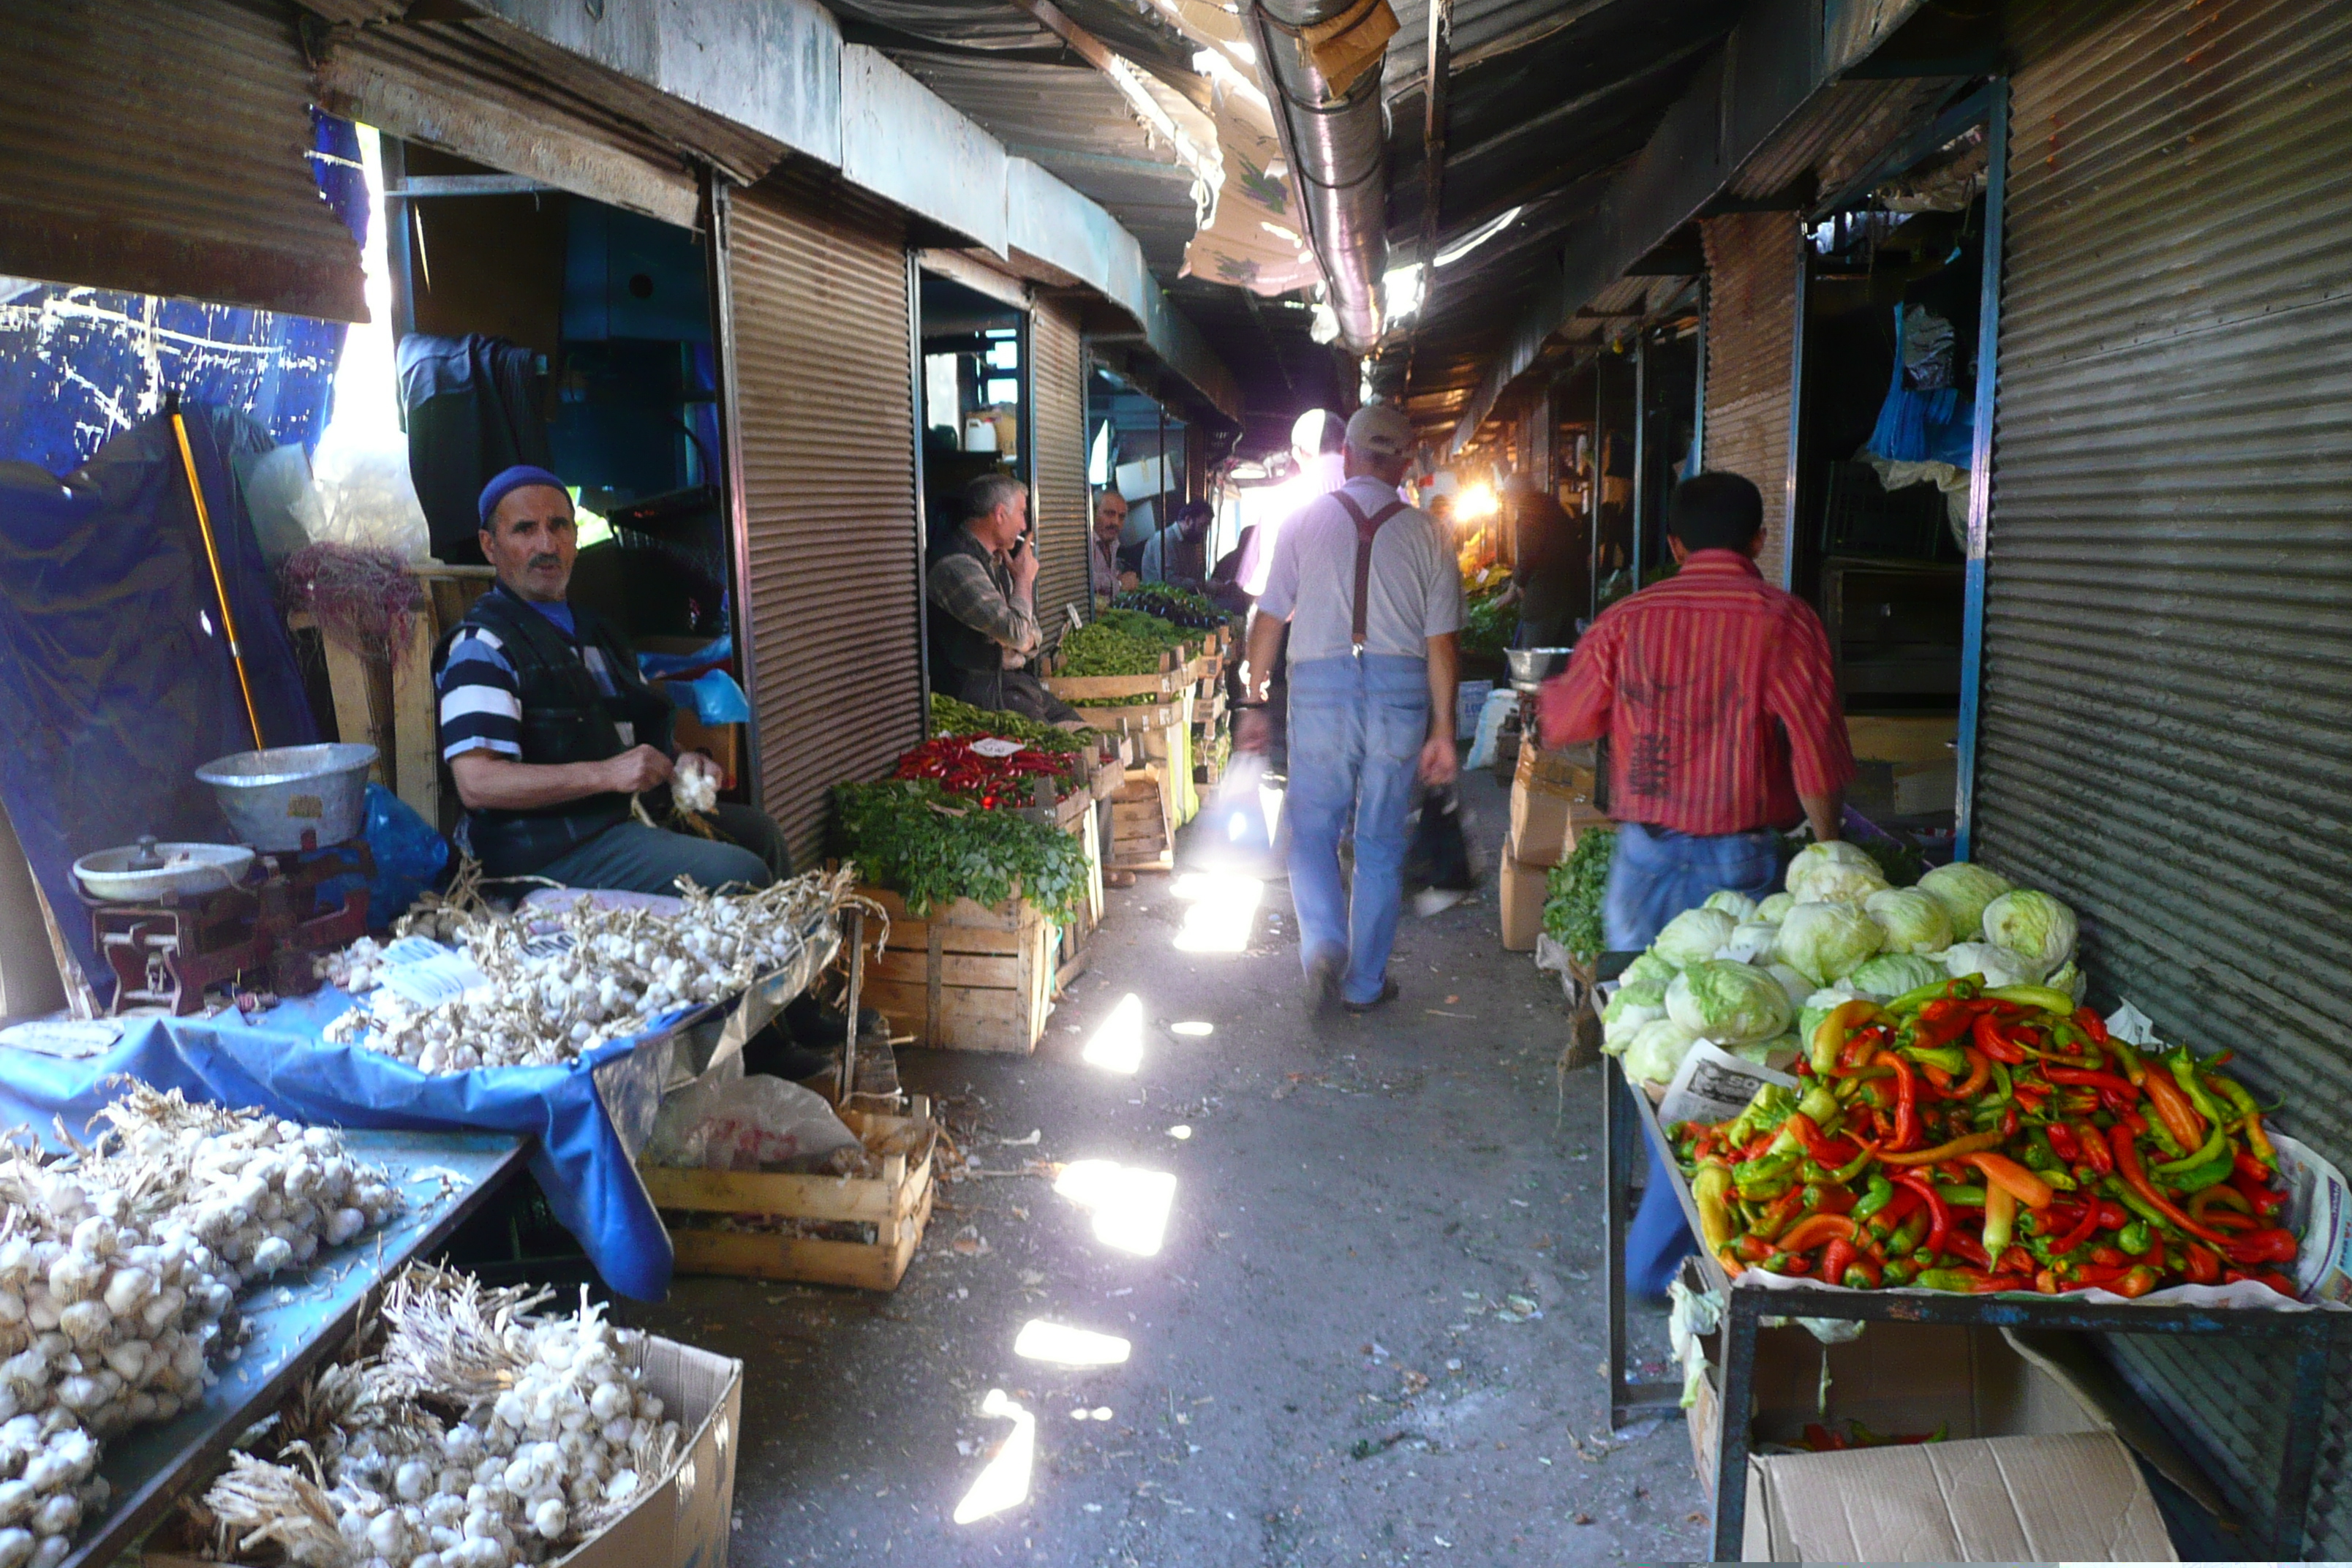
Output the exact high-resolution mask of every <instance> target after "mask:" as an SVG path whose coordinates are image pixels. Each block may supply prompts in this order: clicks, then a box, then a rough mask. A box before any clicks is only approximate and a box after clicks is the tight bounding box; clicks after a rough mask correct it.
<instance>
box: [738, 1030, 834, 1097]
mask: <svg viewBox="0 0 2352 1568" xmlns="http://www.w3.org/2000/svg"><path fill="white" fill-rule="evenodd" d="M840 1059H841V1058H840V1055H839V1053H838V1052H835V1051H824V1050H818V1049H816V1048H814V1047H810V1046H804V1045H803V1044H801V1043H800V1042H799V1041H798V1040H795V1039H793V1037H791V1036H790V1035H788V1034H786V1033H785V1032H784V1030H783V1029H782V1028H781V1027H780V1026H777V1025H775V1024H770V1025H769V1026H767V1027H766V1028H764V1029H762V1030H761V1031H760V1032H759V1033H758V1034H756V1035H754V1036H752V1037H751V1038H750V1039H748V1040H746V1041H744V1042H743V1070H744V1071H745V1072H746V1073H759V1074H765V1075H766V1076H768V1077H770V1078H788V1079H792V1080H793V1082H795V1083H797V1082H799V1081H800V1080H801V1079H809V1078H817V1077H821V1076H822V1075H824V1074H825V1073H829V1072H831V1071H833V1070H834V1068H835V1067H836V1066H837V1065H838V1064H839V1062H840Z"/></svg>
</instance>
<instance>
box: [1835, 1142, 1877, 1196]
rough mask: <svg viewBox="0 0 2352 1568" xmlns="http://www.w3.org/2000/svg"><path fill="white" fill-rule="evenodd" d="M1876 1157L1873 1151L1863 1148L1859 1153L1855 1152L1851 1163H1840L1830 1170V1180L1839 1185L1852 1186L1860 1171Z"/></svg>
mask: <svg viewBox="0 0 2352 1568" xmlns="http://www.w3.org/2000/svg"><path fill="white" fill-rule="evenodd" d="M1877 1158H1878V1156H1877V1154H1876V1153H1875V1152H1873V1151H1871V1150H1869V1149H1864V1151H1863V1152H1861V1153H1859V1154H1856V1155H1855V1156H1854V1157H1853V1163H1851V1164H1846V1165H1841V1166H1839V1167H1838V1168H1837V1169H1836V1170H1834V1171H1832V1172H1831V1173H1830V1180H1831V1181H1832V1182H1833V1183H1835V1184H1837V1185H1839V1186H1841V1187H1845V1186H1852V1185H1853V1182H1854V1179H1855V1178H1856V1177H1858V1176H1860V1175H1861V1174H1862V1173H1863V1172H1864V1170H1865V1169H1867V1168H1868V1167H1869V1165H1870V1163H1871V1162H1872V1161H1873V1160H1875V1159H1877Z"/></svg>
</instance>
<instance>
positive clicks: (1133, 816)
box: [1109, 763, 1176, 871]
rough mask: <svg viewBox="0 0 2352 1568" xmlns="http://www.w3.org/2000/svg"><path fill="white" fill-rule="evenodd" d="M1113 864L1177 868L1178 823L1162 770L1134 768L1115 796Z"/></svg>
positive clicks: (1127, 867) (1147, 868)
mask: <svg viewBox="0 0 2352 1568" xmlns="http://www.w3.org/2000/svg"><path fill="white" fill-rule="evenodd" d="M1110 822H1111V828H1110V833H1111V841H1110V853H1109V858H1110V863H1111V865H1112V866H1113V867H1115V868H1118V869H1119V870H1122V871H1172V870H1174V869H1175V868H1176V825H1175V822H1174V820H1173V819H1172V818H1171V817H1170V816H1169V815H1168V795H1167V792H1166V791H1165V790H1164V789H1163V788H1162V787H1161V784H1160V770H1159V769H1158V768H1157V767H1155V766H1153V765H1151V764H1149V763H1147V764H1145V765H1144V766H1142V767H1139V768H1131V769H1129V771H1128V774H1127V783H1126V784H1125V785H1124V786H1123V787H1122V788H1121V789H1120V790H1119V792H1118V794H1117V795H1113V796H1111V805H1110Z"/></svg>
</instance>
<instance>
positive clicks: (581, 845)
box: [435, 468, 792, 893]
mask: <svg viewBox="0 0 2352 1568" xmlns="http://www.w3.org/2000/svg"><path fill="white" fill-rule="evenodd" d="M481 522H482V528H481V532H480V534H479V535H478V538H479V539H480V541H481V545H482V554H483V556H484V557H485V558H486V559H488V562H489V563H490V565H491V566H492V567H493V568H494V569H495V570H496V571H497V573H498V578H499V580H498V584H497V586H495V587H493V588H492V589H491V590H490V591H489V592H488V593H487V594H485V595H482V597H481V598H480V599H478V600H477V601H476V602H475V604H474V607H473V608H472V609H471V610H469V611H467V615H466V618H465V619H464V620H463V621H462V622H460V623H459V624H458V625H457V627H456V629H455V630H453V631H452V632H451V633H450V635H449V637H448V638H447V639H446V642H445V643H444V645H443V647H442V649H441V651H440V653H439V654H438V656H437V658H436V666H435V668H436V691H437V692H438V694H439V699H440V705H441V755H442V757H443V759H444V760H445V761H446V762H447V763H448V765H449V773H450V775H451V777H452V778H453V779H454V780H455V781H456V784H457V798H458V799H459V800H461V801H463V802H464V803H465V806H466V821H465V825H464V827H463V828H462V829H461V835H462V840H463V842H464V843H465V844H466V845H467V847H468V848H470V850H471V851H472V853H473V854H474V856H475V858H477V859H478V860H480V861H481V863H482V869H483V871H484V872H485V873H486V874H487V875H488V876H489V877H492V878H494V879H495V878H502V877H543V878H545V879H548V880H549V881H551V882H557V883H560V884H562V885H563V886H565V887H572V888H608V889H624V890H627V891H631V892H640V893H668V892H674V891H676V888H675V886H674V884H675V883H676V881H677V879H678V878H680V877H688V878H691V879H693V880H694V882H695V883H696V884H697V885H698V886H699V887H702V888H706V889H708V888H718V887H722V886H724V885H726V884H728V883H730V882H740V883H748V884H750V885H751V886H753V887H765V886H767V885H768V884H769V883H770V882H772V881H773V880H774V879H776V878H778V877H780V876H786V875H789V874H790V873H791V870H792V867H791V861H790V857H789V856H788V854H787V853H786V851H785V848H784V842H783V836H782V833H780V832H779V831H778V830H777V827H776V825H775V823H774V821H773V820H772V819H771V818H770V817H768V816H766V815H765V814H763V813H761V812H759V811H756V810H754V809H752V808H751V807H750V806H746V805H731V804H725V803H722V804H720V805H719V806H718V807H717V809H716V811H715V812H714V813H713V814H712V815H713V816H714V817H715V819H716V826H717V829H718V831H719V834H720V835H721V836H722V837H719V838H704V837H698V836H697V835H694V834H689V833H673V832H670V831H668V830H667V829H665V828H657V827H648V826H646V825H645V824H644V823H643V822H640V821H636V820H635V819H634V814H633V813H632V812H631V810H630V806H629V803H630V797H631V796H633V795H642V796H643V797H644V798H645V800H646V805H647V815H649V816H653V817H654V818H655V819H656V820H661V819H663V818H665V817H666V816H667V814H668V809H669V799H668V795H669V784H670V781H671V778H672V777H673V775H674V774H682V773H686V772H688V771H689V770H695V771H700V770H709V771H710V772H713V773H715V772H716V771H717V769H716V764H714V763H712V762H711V761H710V759H709V758H708V757H706V756H703V755H702V754H701V753H699V752H688V753H687V754H686V755H684V756H680V757H677V759H676V760H675V761H673V760H672V757H671V753H670V749H669V746H670V717H671V705H670V700H669V699H668V698H667V697H665V696H664V695H662V693H661V692H660V691H659V690H658V689H656V688H655V687H654V686H653V685H652V684H651V683H650V682H648V681H647V680H646V679H645V677H644V676H643V675H642V674H640V673H639V672H638V669H637V660H636V655H635V653H634V652H632V651H631V649H630V647H629V645H628V642H627V640H626V639H625V638H624V637H622V636H621V634H620V631H619V629H618V628H617V627H614V626H612V625H611V624H610V623H608V622H606V621H605V620H604V619H603V618H602V617H601V616H597V615H595V614H594V613H593V612H592V611H589V610H587V609H585V608H583V607H580V606H576V605H572V604H569V603H567V602H566V601H565V598H564V595H565V594H566V592H567V591H568V590H569V589H570V587H571V585H572V562H573V560H574V559H575V558H576V557H577V555H578V554H579V542H578V538H577V526H576V524H575V523H574V522H573V520H572V498H571V496H570V495H569V494H568V493H567V492H566V491H565V489H564V488H563V481H562V480H561V479H557V478H556V477H555V476H554V475H553V474H551V473H549V472H548V471H547V470H546V469H544V468H509V469H507V470H506V471H505V472H504V473H502V474H500V475H499V476H498V478H496V479H492V480H491V481H490V482H489V483H488V485H486V486H485V487H483V489H482V498H481Z"/></svg>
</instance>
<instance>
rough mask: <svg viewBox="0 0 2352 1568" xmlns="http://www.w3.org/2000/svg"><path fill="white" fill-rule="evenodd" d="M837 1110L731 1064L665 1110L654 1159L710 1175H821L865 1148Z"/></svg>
mask: <svg viewBox="0 0 2352 1568" xmlns="http://www.w3.org/2000/svg"><path fill="white" fill-rule="evenodd" d="M857 1142H858V1139H857V1134H856V1133H855V1132H852V1131H850V1130H849V1129H848V1128H846V1127H845V1126H843V1125H842V1122H841V1119H840V1118H839V1117H837V1116H835V1114H834V1113H833V1107H832V1106H830V1105H827V1104H826V1103H825V1102H824V1096H823V1095H821V1094H818V1093H817V1092H816V1091H815V1090H814V1089H803V1088H802V1087H801V1086H800V1085H799V1084H796V1083H793V1082H792V1081H790V1080H789V1079H781V1078H768V1077H765V1076H761V1077H757V1078H750V1077H746V1076H745V1075H744V1072H743V1058H741V1057H740V1056H730V1057H729V1058H727V1059H726V1060H725V1061H723V1062H721V1063H719V1065H718V1066H717V1067H715V1068H711V1069H710V1070H709V1072H707V1073H705V1074H703V1075H702V1077H700V1078H698V1079H695V1080H694V1081H693V1082H692V1083H690V1084H688V1085H687V1086H686V1087H685V1088H684V1089H679V1090H678V1091H677V1093H675V1094H673V1095H671V1096H670V1097H669V1098H668V1099H667V1100H664V1101H663V1102H662V1108H661V1115H660V1116H659V1117H657V1118H656V1120H655V1121H654V1131H653V1137H652V1138H651V1140H649V1141H648V1142H647V1143H646V1157H647V1158H648V1159H650V1160H652V1161H653V1163H655V1164H656V1165H677V1166H686V1167H688V1168H692V1169H700V1170H705V1171H760V1170H772V1169H775V1168H777V1167H779V1166H805V1167H814V1166H816V1165H819V1164H821V1163H824V1160H825V1158H826V1157H827V1156H828V1155H831V1154H833V1153H834V1152H835V1151H837V1150H841V1149H846V1148H854V1147H856V1145H857Z"/></svg>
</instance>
